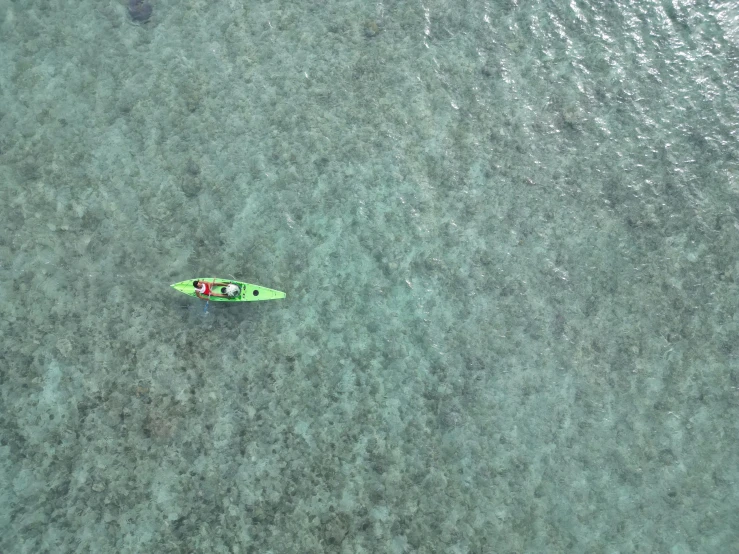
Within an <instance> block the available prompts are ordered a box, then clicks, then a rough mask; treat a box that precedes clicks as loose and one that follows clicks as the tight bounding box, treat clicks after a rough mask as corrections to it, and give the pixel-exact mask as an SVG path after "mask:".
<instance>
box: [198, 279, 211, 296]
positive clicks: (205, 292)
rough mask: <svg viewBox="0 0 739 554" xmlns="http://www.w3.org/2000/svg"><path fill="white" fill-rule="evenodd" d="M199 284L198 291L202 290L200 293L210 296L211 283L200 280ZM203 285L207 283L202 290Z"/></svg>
mask: <svg viewBox="0 0 739 554" xmlns="http://www.w3.org/2000/svg"><path fill="white" fill-rule="evenodd" d="M198 285H199V286H198V288H196V289H195V290H196V291H198V292H200V294H202V295H203V296H210V285H209V284H208V283H206V282H204V281H200V283H198ZM203 285H205V290H204V291H202V292H201V289H202V288H203Z"/></svg>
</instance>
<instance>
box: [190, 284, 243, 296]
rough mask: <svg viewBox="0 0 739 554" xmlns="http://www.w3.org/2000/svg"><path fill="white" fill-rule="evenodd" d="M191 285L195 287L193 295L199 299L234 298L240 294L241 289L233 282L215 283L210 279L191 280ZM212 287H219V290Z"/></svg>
mask: <svg viewBox="0 0 739 554" xmlns="http://www.w3.org/2000/svg"><path fill="white" fill-rule="evenodd" d="M192 286H193V288H194V289H195V295H196V296H197V297H198V298H200V299H201V300H208V298H212V297H216V298H236V297H237V296H238V295H239V294H241V289H240V288H239V286H238V285H235V284H233V283H217V282H215V281H212V282H210V283H208V282H207V281H193V282H192ZM214 287H221V291H220V292H215V291H214V290H213V288H214Z"/></svg>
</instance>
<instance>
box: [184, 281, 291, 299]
mask: <svg viewBox="0 0 739 554" xmlns="http://www.w3.org/2000/svg"><path fill="white" fill-rule="evenodd" d="M196 285H198V286H199V287H200V289H201V291H203V290H204V292H201V297H202V298H203V299H205V300H212V301H213V302H254V301H256V300H277V299H279V298H285V293H284V292H281V291H279V290H273V289H268V288H267V287H260V286H259V285H250V284H249V283H242V282H241V281H234V280H233V279H219V278H217V277H198V278H196V279H190V280H189V281H180V282H179V283H175V284H174V285H172V288H174V289H176V290H178V291H180V292H182V293H184V294H186V295H187V296H194V297H196V298H198V295H197V294H195V292H196V291H195V286H196ZM203 285H205V287H203Z"/></svg>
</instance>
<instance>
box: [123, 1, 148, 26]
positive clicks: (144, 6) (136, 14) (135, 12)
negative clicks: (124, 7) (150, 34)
mask: <svg viewBox="0 0 739 554" xmlns="http://www.w3.org/2000/svg"><path fill="white" fill-rule="evenodd" d="M152 10H153V8H152V7H151V4H149V2H147V1H146V0H128V14H129V15H130V16H131V19H133V20H134V21H138V22H139V23H146V22H147V21H149V18H150V17H151V12H152Z"/></svg>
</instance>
